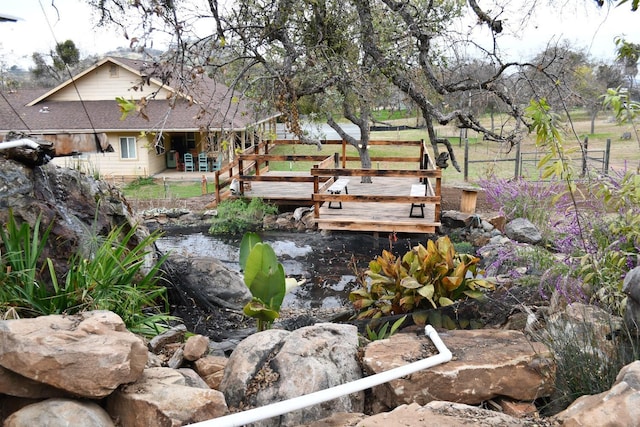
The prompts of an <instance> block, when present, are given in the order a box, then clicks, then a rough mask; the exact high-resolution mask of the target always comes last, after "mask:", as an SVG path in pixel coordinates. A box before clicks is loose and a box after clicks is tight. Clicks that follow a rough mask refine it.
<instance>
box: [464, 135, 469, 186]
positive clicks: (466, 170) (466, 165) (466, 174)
mask: <svg viewBox="0 0 640 427" xmlns="http://www.w3.org/2000/svg"><path fill="white" fill-rule="evenodd" d="M468 179H469V140H468V139H465V140H464V180H465V182H466V181H467V180H468Z"/></svg>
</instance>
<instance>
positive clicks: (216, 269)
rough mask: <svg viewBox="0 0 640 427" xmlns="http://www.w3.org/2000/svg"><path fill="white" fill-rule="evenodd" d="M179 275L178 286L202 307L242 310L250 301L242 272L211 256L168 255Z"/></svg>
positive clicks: (249, 294)
mask: <svg viewBox="0 0 640 427" xmlns="http://www.w3.org/2000/svg"><path fill="white" fill-rule="evenodd" d="M169 260H170V262H171V264H172V265H173V268H174V269H176V271H177V272H179V274H180V286H181V289H182V290H183V291H185V292H186V293H188V294H189V295H190V296H191V297H192V298H194V299H195V300H196V301H198V303H199V304H200V305H201V306H203V307H209V308H210V309H218V307H225V308H229V309H232V310H242V308H243V307H244V306H245V304H247V303H248V302H249V301H251V298H252V296H251V291H249V288H248V287H247V285H245V283H244V279H243V278H242V275H241V274H240V273H238V272H237V271H233V270H231V269H230V268H228V267H227V266H225V265H224V264H223V263H222V262H220V261H218V260H216V259H214V258H210V257H184V256H181V255H177V254H172V255H170V257H169Z"/></svg>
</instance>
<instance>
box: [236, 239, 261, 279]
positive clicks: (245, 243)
mask: <svg viewBox="0 0 640 427" xmlns="http://www.w3.org/2000/svg"><path fill="white" fill-rule="evenodd" d="M257 243H262V239H261V238H260V236H258V235H257V234H256V233H253V232H249V233H245V234H244V236H242V241H241V242H240V270H244V268H245V266H246V265H247V258H249V253H251V249H253V247H254V246H255V245H256V244H257Z"/></svg>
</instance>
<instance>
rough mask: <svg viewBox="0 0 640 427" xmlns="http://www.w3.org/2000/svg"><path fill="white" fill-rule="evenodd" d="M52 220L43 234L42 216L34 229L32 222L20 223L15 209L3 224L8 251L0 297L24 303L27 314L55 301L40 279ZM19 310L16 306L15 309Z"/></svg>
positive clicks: (2, 261) (0, 263)
mask: <svg viewBox="0 0 640 427" xmlns="http://www.w3.org/2000/svg"><path fill="white" fill-rule="evenodd" d="M51 227H52V224H51V225H50V226H49V227H48V228H47V229H46V230H45V231H44V232H43V233H42V234H40V217H39V216H38V218H37V219H36V222H35V225H34V228H33V231H32V230H31V227H29V224H27V223H26V222H25V223H22V224H20V226H18V224H17V222H16V220H15V218H14V216H13V211H9V220H8V221H7V223H6V224H5V227H0V238H1V239H2V245H3V247H4V253H2V257H1V258H0V267H1V271H0V301H1V303H2V307H4V308H7V307H16V306H18V307H21V308H22V311H24V312H25V313H26V314H27V315H38V314H41V313H43V312H46V311H48V307H49V306H50V305H51V304H52V302H51V301H50V300H49V294H48V291H47V289H46V288H45V287H44V286H43V285H42V281H41V280H40V274H39V273H40V270H39V267H38V266H39V264H40V256H41V255H42V251H43V250H44V248H45V246H46V244H47V239H48V237H49V233H50V231H51ZM14 311H15V310H14Z"/></svg>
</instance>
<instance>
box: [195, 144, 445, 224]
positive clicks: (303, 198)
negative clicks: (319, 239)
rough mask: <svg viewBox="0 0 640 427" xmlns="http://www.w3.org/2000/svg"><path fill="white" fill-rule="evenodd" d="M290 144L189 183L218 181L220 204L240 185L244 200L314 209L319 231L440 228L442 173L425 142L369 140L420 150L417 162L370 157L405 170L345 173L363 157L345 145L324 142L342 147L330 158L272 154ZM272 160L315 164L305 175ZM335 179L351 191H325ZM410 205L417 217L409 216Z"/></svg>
mask: <svg viewBox="0 0 640 427" xmlns="http://www.w3.org/2000/svg"><path fill="white" fill-rule="evenodd" d="M291 143H292V142H291V141H272V142H266V141H265V142H263V143H261V144H259V145H258V146H256V147H251V148H250V149H249V150H245V152H243V154H240V155H238V156H237V157H236V159H234V161H233V162H231V163H228V164H226V165H223V167H222V169H221V170H219V171H216V172H215V173H209V174H202V173H195V172H191V173H190V174H192V175H189V177H188V179H193V178H195V177H200V179H203V180H205V181H203V182H207V181H208V182H214V183H215V188H216V196H215V201H216V203H219V202H220V201H222V200H225V199H226V198H229V197H234V196H237V195H235V194H232V192H231V189H230V188H231V184H232V181H234V180H238V181H239V183H241V184H242V187H241V188H242V189H243V191H241V194H242V195H243V196H244V197H247V198H253V197H259V198H261V199H263V200H265V201H267V202H270V203H273V204H276V205H279V206H294V207H300V206H313V211H314V218H315V221H316V223H317V225H318V229H320V230H345V231H347V230H350V231H373V232H389V233H393V232H398V233H435V232H436V231H437V228H438V227H439V226H440V186H441V179H442V171H441V170H439V169H438V168H435V166H434V165H433V162H432V161H431V159H430V158H429V155H428V154H427V152H426V150H425V147H424V142H421V141H405V142H393V141H370V144H371V145H396V144H404V145H406V146H411V147H415V148H416V156H415V157H411V156H407V157H395V156H393V157H379V158H376V157H372V158H371V160H372V162H376V161H387V162H389V161H393V162H400V163H405V164H406V168H404V169H386V170H385V169H355V168H347V162H348V161H352V162H353V161H356V160H359V158H358V157H350V156H347V154H346V143H345V142H344V141H337V142H336V141H325V143H327V144H332V143H335V144H337V145H341V147H339V148H341V149H340V150H338V151H341V153H339V152H335V153H334V155H329V156H326V155H295V154H284V155H283V154H280V155H277V154H276V155H273V154H269V147H270V145H271V144H275V145H278V144H280V145H281V144H291ZM262 152H264V153H262ZM270 161H289V162H297V161H305V162H313V163H314V166H313V167H312V168H311V170H309V171H304V172H285V171H269V162H270ZM205 175H211V176H205ZM192 177H193V178H192ZM363 177H370V178H371V181H372V183H365V184H363V183H362V182H361V180H362V178H363ZM337 179H343V180H344V179H348V181H349V184H348V186H347V189H346V190H347V191H341V192H340V193H339V194H338V193H337V192H335V191H334V192H332V193H330V192H329V191H327V189H328V188H329V187H330V186H331V184H332V183H334V182H335V181H336V180H337ZM425 183H426V184H427V185H426V187H425V188H426V189H427V191H426V194H418V193H417V192H416V191H415V189H414V191H413V192H412V186H415V184H425ZM330 204H331V206H332V207H333V208H330V207H329V205H330ZM338 206H340V208H337V207H338ZM412 206H413V207H414V210H413V215H411V214H410V212H411V207H412ZM418 212H419V213H420V214H421V213H422V212H424V217H420V215H416V213H418ZM416 216H418V217H416Z"/></svg>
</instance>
